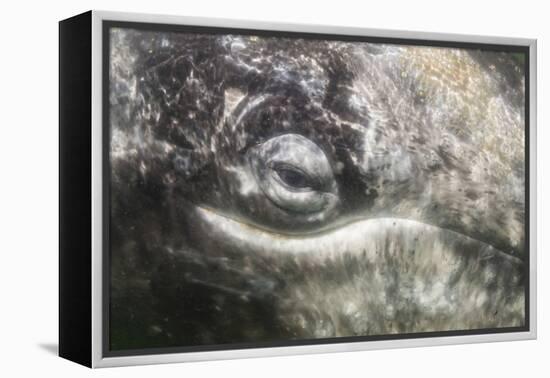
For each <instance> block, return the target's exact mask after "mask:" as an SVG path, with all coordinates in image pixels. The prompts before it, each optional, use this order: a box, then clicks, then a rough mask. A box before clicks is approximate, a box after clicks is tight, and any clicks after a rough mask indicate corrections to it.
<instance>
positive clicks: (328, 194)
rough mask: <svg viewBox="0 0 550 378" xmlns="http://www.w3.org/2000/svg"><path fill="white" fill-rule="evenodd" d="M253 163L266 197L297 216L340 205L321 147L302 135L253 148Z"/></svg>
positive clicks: (329, 166) (286, 136)
mask: <svg viewBox="0 0 550 378" xmlns="http://www.w3.org/2000/svg"><path fill="white" fill-rule="evenodd" d="M248 158H249V162H250V165H251V168H252V171H253V172H254V176H255V178H256V180H257V182H258V186H259V187H260V188H261V189H262V192H263V193H264V195H265V196H266V197H267V198H268V199H269V200H270V201H271V202H273V203H274V204H275V205H276V206H278V207H280V208H281V209H283V210H286V211H289V212H295V213H302V214H309V213H319V212H323V211H326V210H330V209H332V208H333V207H334V206H335V204H336V203H337V200H338V196H337V194H338V193H337V186H336V183H335V180H334V175H333V173H332V167H331V165H330V163H329V161H328V159H327V157H326V155H325V153H324V152H323V150H322V149H321V148H319V146H317V145H316V144H315V143H313V142H312V141H310V140H309V139H307V138H305V137H303V136H301V135H298V134H285V135H280V136H277V137H274V138H271V139H269V140H268V141H266V142H264V143H262V144H260V145H258V146H255V147H253V148H252V149H251V150H250V151H249V153H248Z"/></svg>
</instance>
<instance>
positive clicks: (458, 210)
mask: <svg viewBox="0 0 550 378" xmlns="http://www.w3.org/2000/svg"><path fill="white" fill-rule="evenodd" d="M108 33H109V35H108V40H109V54H108V57H107V59H108V68H109V73H108V75H109V79H108V83H109V89H108V106H109V108H108V124H107V125H106V130H108V133H109V164H110V168H109V169H110V172H109V199H110V200H109V207H110V209H109V214H110V220H109V223H110V225H109V264H110V269H109V273H108V277H107V279H108V284H109V336H108V343H109V348H110V349H111V350H113V351H117V350H136V349H148V348H163V347H196V346H212V345H226V346H228V345H229V346H230V345H234V346H235V347H238V346H239V345H245V344H246V345H256V344H255V343H257V345H268V344H269V343H270V342H293V341H303V340H325V339H338V338H342V337H344V338H345V337H352V336H353V337H357V338H358V339H361V340H368V337H375V336H376V337H380V336H387V335H410V334H424V333H430V332H443V333H444V332H452V331H475V330H479V332H485V331H486V330H487V331H491V330H492V331H494V330H495V329H496V330H498V329H507V328H510V329H513V328H514V327H523V326H525V324H526V296H525V293H526V285H527V275H526V274H527V271H526V254H527V253H528V251H527V249H526V232H525V230H526V219H525V218H526V217H525V209H526V197H525V196H526V193H525V187H526V186H525V185H526V170H525V167H526V161H525V138H526V137H525V59H524V55H523V54H518V53H512V52H505V51H490V50H480V49H465V48H451V47H430V46H413V45H403V44H392V43H372V42H371V43H368V42H360V41H338V40H327V39H321V38H319V39H316V38H309V37H308V38H306V37H304V38H298V37H292V36H288V35H287V36H266V35H254V34H251V35H239V34H231V33H229V32H228V33H219V32H217V33H206V32H202V33H198V32H195V31H193V32H192V31H189V32H185V31H178V32H169V31H148V30H138V29H132V28H121V27H114V28H110V29H109V31H108ZM362 338H363V339H362Z"/></svg>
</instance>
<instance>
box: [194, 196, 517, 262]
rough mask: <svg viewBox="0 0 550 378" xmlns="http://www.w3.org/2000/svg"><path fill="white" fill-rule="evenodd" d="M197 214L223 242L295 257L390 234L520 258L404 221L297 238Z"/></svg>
mask: <svg viewBox="0 0 550 378" xmlns="http://www.w3.org/2000/svg"><path fill="white" fill-rule="evenodd" d="M196 211H197V213H198V216H199V217H200V219H202V220H203V221H204V222H205V223H206V224H207V225H208V229H209V230H210V231H211V233H212V234H211V236H215V234H216V233H219V234H220V235H221V236H222V237H224V238H231V239H233V242H237V243H238V244H239V245H247V244H254V245H257V246H260V245H262V243H265V245H268V246H269V245H271V246H274V248H275V249H280V250H290V249H296V253H300V252H301V251H304V252H305V251H306V250H311V249H312V247H314V245H319V246H323V245H326V243H327V242H328V243H330V244H334V245H335V246H336V243H337V242H338V241H340V242H342V243H343V244H342V245H344V244H346V243H348V244H349V240H350V239H354V240H363V241H368V239H369V238H380V237H384V238H385V237H387V236H388V235H389V234H391V232H393V236H396V235H405V236H404V237H405V238H406V239H408V240H409V241H410V240H415V241H416V240H418V238H419V237H420V236H423V237H424V238H425V236H426V235H432V236H434V237H435V239H436V240H437V241H439V242H440V243H445V244H446V243H447V241H446V240H452V241H453V242H452V243H451V244H455V245H458V244H460V245H470V246H472V245H473V246H475V248H476V249H477V250H483V251H485V252H486V253H489V255H494V254H498V255H501V256H504V257H505V258H506V259H509V261H513V262H518V263H521V262H522V260H521V259H520V258H518V257H516V256H512V255H510V254H508V253H506V252H504V251H502V250H500V249H498V248H496V247H494V246H493V245H491V244H490V243H487V242H484V241H482V240H479V239H476V238H472V237H470V236H468V235H465V234H462V233H460V232H457V231H454V230H450V229H447V228H443V227H439V226H436V225H432V224H428V223H424V222H421V221H417V220H412V219H407V218H399V217H376V218H365V217H362V218H361V217H355V218H350V219H348V220H346V221H345V222H340V223H337V224H333V225H331V226H329V227H325V228H323V229H321V230H315V231H313V232H311V231H310V232H303V233H300V234H297V233H284V232H279V231H274V230H270V229H266V228H262V227H261V226H258V225H256V224H253V223H249V222H244V221H242V220H239V219H235V218H233V217H231V216H228V215H226V214H223V213H220V212H218V211H216V210H214V209H211V208H206V207H203V206H198V205H197V206H196ZM292 247H294V248H292ZM320 249H322V248H320Z"/></svg>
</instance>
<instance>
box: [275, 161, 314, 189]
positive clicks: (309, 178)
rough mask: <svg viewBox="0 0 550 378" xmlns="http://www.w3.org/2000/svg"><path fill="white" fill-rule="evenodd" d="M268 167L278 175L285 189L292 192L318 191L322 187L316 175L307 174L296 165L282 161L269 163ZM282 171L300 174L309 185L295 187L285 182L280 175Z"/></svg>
mask: <svg viewBox="0 0 550 378" xmlns="http://www.w3.org/2000/svg"><path fill="white" fill-rule="evenodd" d="M267 167H268V168H269V169H271V170H273V171H275V172H276V173H277V176H278V179H277V181H279V182H280V183H281V184H283V185H284V186H285V187H287V188H288V189H290V190H297V191H308V190H317V189H318V188H319V187H320V183H319V180H318V178H317V177H315V175H311V174H310V173H308V172H306V171H305V170H304V169H302V168H300V167H297V166H296V165H294V164H290V163H287V162H280V161H270V162H268V163H267ZM282 170H288V171H293V172H297V173H298V174H300V175H302V176H303V177H304V178H305V180H306V182H307V183H308V185H307V186H303V187H300V186H293V185H290V184H288V183H287V182H285V180H284V179H283V178H282V177H281V175H280V174H279V172H280V171H282Z"/></svg>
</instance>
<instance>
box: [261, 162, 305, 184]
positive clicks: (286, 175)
mask: <svg viewBox="0 0 550 378" xmlns="http://www.w3.org/2000/svg"><path fill="white" fill-rule="evenodd" d="M271 169H273V170H274V171H275V172H276V173H277V177H278V179H279V180H280V181H281V183H282V184H283V185H287V186H288V187H289V188H295V189H312V187H313V185H314V184H313V182H312V181H313V180H311V179H310V178H309V177H308V176H307V174H306V173H305V172H303V171H302V170H301V169H300V168H297V167H294V166H292V165H289V164H284V163H279V164H273V166H272V168H271Z"/></svg>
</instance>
